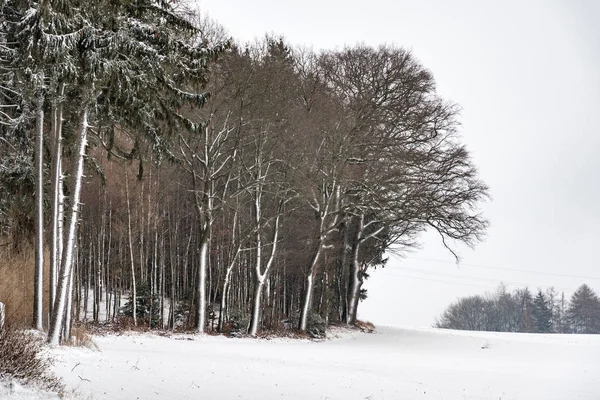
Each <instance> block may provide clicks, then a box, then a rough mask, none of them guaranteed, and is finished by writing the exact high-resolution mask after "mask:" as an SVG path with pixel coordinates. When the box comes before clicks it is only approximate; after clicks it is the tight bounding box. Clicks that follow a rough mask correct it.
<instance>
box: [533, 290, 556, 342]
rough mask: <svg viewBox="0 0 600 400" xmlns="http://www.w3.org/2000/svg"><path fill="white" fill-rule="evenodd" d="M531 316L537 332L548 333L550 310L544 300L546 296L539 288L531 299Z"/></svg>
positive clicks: (550, 321)
mask: <svg viewBox="0 0 600 400" xmlns="http://www.w3.org/2000/svg"><path fill="white" fill-rule="evenodd" d="M533 317H534V319H535V324H536V328H537V332H539V333H548V332H550V329H551V327H552V311H551V310H550V307H549V305H548V301H547V300H546V296H544V294H543V293H542V291H541V290H539V291H538V294H537V296H535V299H533Z"/></svg>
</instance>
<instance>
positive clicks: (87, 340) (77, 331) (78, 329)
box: [63, 325, 100, 350]
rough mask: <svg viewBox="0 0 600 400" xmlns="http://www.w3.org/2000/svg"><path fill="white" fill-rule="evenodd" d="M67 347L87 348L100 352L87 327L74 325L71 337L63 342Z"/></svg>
mask: <svg viewBox="0 0 600 400" xmlns="http://www.w3.org/2000/svg"><path fill="white" fill-rule="evenodd" d="M63 344H64V345H66V346H73V347H85V348H88V349H91V350H100V349H99V348H98V346H97V345H96V343H94V340H93V339H92V334H91V333H90V331H89V330H88V329H87V328H86V326H85V325H73V327H72V328H71V337H70V338H69V339H68V340H67V341H65V342H63Z"/></svg>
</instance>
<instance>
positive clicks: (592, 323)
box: [567, 284, 600, 333]
mask: <svg viewBox="0 0 600 400" xmlns="http://www.w3.org/2000/svg"><path fill="white" fill-rule="evenodd" d="M567 318H568V320H569V322H570V324H571V329H572V331H573V332H574V333H600V299H599V298H598V296H597V295H596V293H595V292H594V291H593V290H592V288H590V287H589V286H588V285H586V284H583V285H581V286H580V287H579V288H578V289H577V290H576V291H575V293H573V296H572V297H571V301H570V303H569V309H568V310H567Z"/></svg>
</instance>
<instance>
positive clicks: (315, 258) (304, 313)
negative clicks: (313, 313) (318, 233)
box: [298, 238, 323, 331]
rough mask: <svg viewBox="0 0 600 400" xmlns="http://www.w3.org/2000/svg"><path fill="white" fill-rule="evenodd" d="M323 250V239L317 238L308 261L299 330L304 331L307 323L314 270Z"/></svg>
mask: <svg viewBox="0 0 600 400" xmlns="http://www.w3.org/2000/svg"><path fill="white" fill-rule="evenodd" d="M322 250H323V239H322V238H319V242H318V243H317V249H316V251H315V253H314V254H313V258H312V260H311V262H310V270H309V272H308V275H307V276H306V292H305V293H304V303H303V305H302V311H301V312H300V323H299V326H298V328H299V329H300V330H301V331H306V327H307V324H308V313H309V312H310V306H311V303H312V295H313V290H314V284H313V283H314V279H315V270H316V267H317V263H318V262H319V258H320V257H321V251H322Z"/></svg>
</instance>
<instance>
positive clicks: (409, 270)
mask: <svg viewBox="0 0 600 400" xmlns="http://www.w3.org/2000/svg"><path fill="white" fill-rule="evenodd" d="M392 271H400V272H402V271H406V272H418V273H421V274H427V275H436V276H441V277H445V278H454V279H472V280H476V281H482V282H490V283H495V284H497V285H498V284H500V283H504V284H507V285H512V286H525V287H528V286H532V287H549V286H545V285H531V284H529V283H525V282H515V281H508V280H502V279H495V278H482V277H477V276H470V275H458V274H449V273H446V272H436V271H426V270H420V269H417V268H407V267H397V268H393V269H392ZM388 275H389V273H388ZM440 282H448V283H453V282H451V281H444V280H440ZM554 288H555V289H558V290H562V291H572V290H573V289H570V288H562V287H554Z"/></svg>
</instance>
